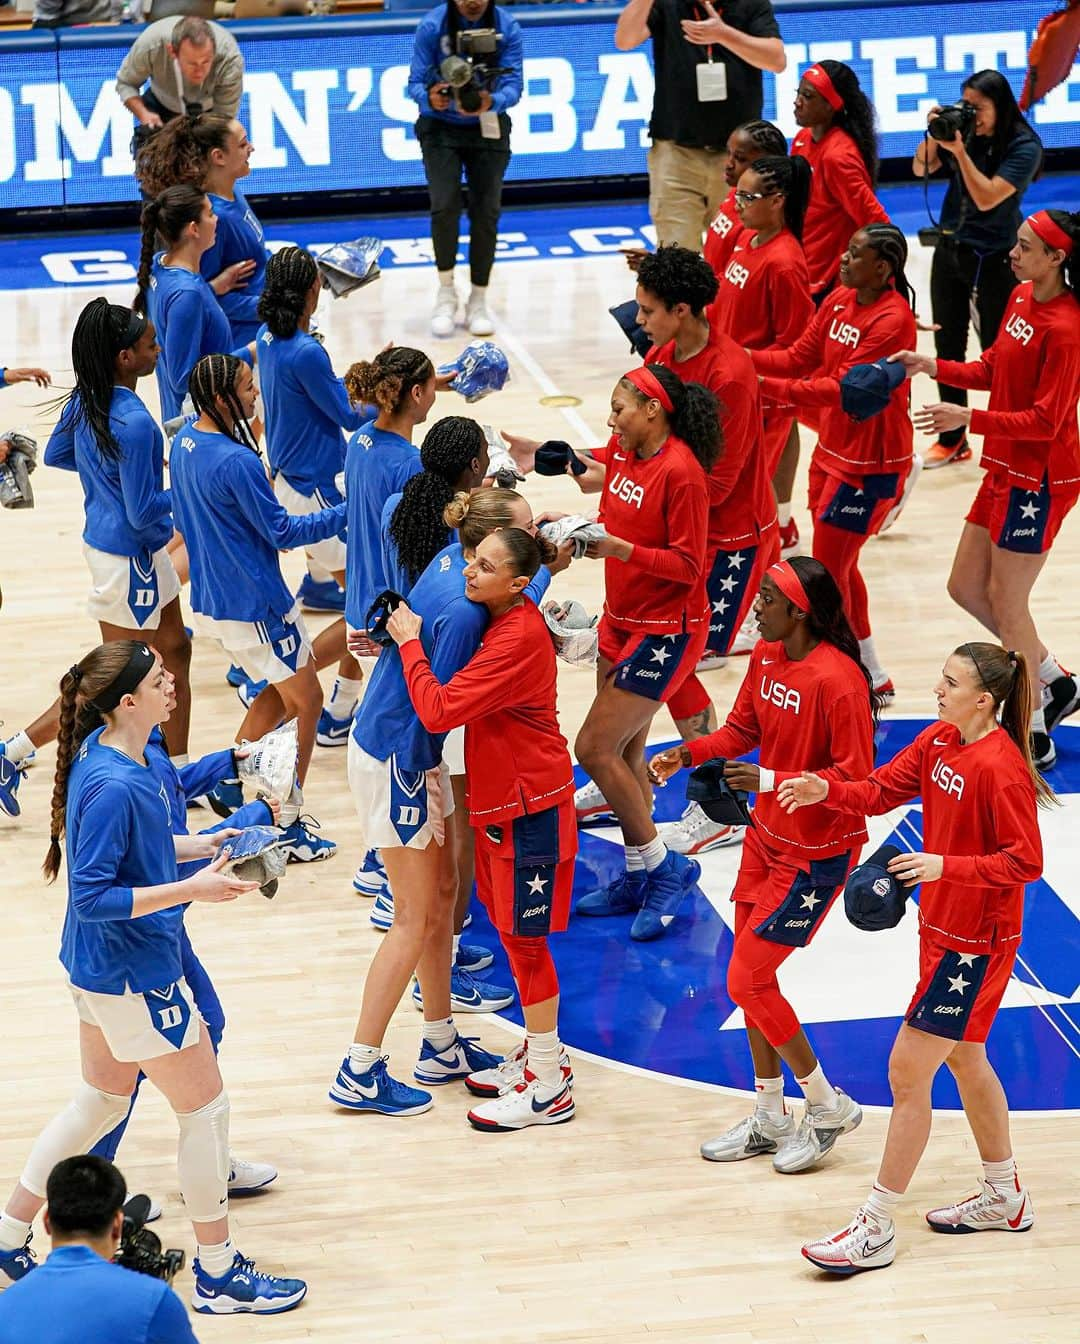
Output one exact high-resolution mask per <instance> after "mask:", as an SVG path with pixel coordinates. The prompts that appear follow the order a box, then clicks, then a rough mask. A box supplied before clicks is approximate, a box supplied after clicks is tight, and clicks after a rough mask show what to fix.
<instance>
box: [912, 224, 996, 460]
mask: <svg viewBox="0 0 1080 1344" xmlns="http://www.w3.org/2000/svg"><path fill="white" fill-rule="evenodd" d="M1015 285H1016V277H1015V276H1014V275H1013V273H1012V267H1011V266H1010V265H1009V253H1008V252H1007V251H1005V252H989V253H986V254H985V255H984V256H981V257H980V256H979V254H978V253H977V252H975V250H974V249H973V248H971V247H969V246H968V245H967V244H966V243H956V242H953V241H952V240H951V239H949V238H942V240H941V241H940V242H939V243H938V245H937V247H936V248H935V249H934V260H933V262H932V263H931V266H930V305H931V308H932V310H933V314H934V321H935V322H936V323H938V324H939V326H940V327H941V330H940V331H936V332H935V333H934V347H935V349H936V352H937V357H938V359H956V360H961V361H963V360H965V359H966V358H967V340H968V323H969V321H970V318H971V298H972V294H973V293H974V295H975V311H976V313H977V314H978V318H979V323H978V331H977V333H976V334H977V335H978V338H979V345H980V348H981V349H983V350H985V349H986V348H987V346H989V345H992V344H993V341H994V337H995V336H996V335H997V333H998V327H1000V326H1001V319H1002V318H1003V317H1004V315H1005V305H1006V304H1007V303H1008V301H1009V295H1010V294H1011V293H1012V291H1013V288H1014V286H1015ZM938 392H939V394H940V396H941V400H942V401H949V402H952V403H953V404H954V405H956V406H966V405H967V393H966V392H965V391H963V390H962V389H961V388H958V387H945V386H944V385H943V384H941V383H938ZM963 434H964V431H963V430H962V429H949V430H945V431H944V432H943V433H941V434H939V435H938V438H939V439H940V441H941V442H942V443H944V444H948V445H949V446H950V447H952V446H954V445H955V444H957V443H959V442H960V440H961V438H962V437H963Z"/></svg>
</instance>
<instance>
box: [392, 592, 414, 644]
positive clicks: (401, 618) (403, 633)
mask: <svg viewBox="0 0 1080 1344" xmlns="http://www.w3.org/2000/svg"><path fill="white" fill-rule="evenodd" d="M422 625H423V621H422V620H421V619H420V617H419V616H417V614H416V612H415V611H412V610H410V608H409V606H408V604H407V603H405V602H402V603H401V604H400V606H397V607H395V608H394V610H393V612H392V613H391V615H390V619H389V620H388V621H387V622H386V633H387V634H388V635H389V636H390V638H391V639H392V640H393V641H394V643H395V644H398V645H401V644H407V643H408V641H409V640H410V639H419V638H420V627H421V626H422Z"/></svg>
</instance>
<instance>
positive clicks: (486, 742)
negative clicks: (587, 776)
mask: <svg viewBox="0 0 1080 1344" xmlns="http://www.w3.org/2000/svg"><path fill="white" fill-rule="evenodd" d="M401 661H402V663H403V665H404V668H405V680H406V683H407V684H408V687H409V696H410V698H411V700H412V702H413V705H414V706H415V708H416V712H417V714H418V715H419V717H420V721H421V723H423V725H424V727H425V728H426V729H427V730H428V732H431V733H445V732H449V730H450V729H451V728H456V727H457V726H458V725H459V724H462V723H463V724H464V725H465V794H466V799H467V802H468V806H469V814H470V820H471V822H472V824H473V825H474V826H487V825H490V824H491V823H494V822H500V821H509V820H511V819H512V818H514V817H519V816H521V815H522V814H523V813H526V812H543V811H544V810H545V809H547V808H549V807H555V806H556V805H557V804H558V803H561V802H563V801H565V800H566V799H568V798H572V797H573V793H574V771H573V766H572V765H571V762H570V752H569V751H568V750H567V746H566V738H565V737H563V735H562V733H561V732H560V731H559V720H558V717H557V715H556V710H555V648H554V645H553V644H552V642H551V635H550V634H549V633H548V628H547V625H546V623H545V621H544V618H543V616H542V615H541V613H540V610H539V608H538V607H537V606H536V604H535V603H534V602H530V601H528V600H525V601H522V602H521V603H520V604H519V605H518V606H516V607H511V609H510V610H509V611H507V612H505V613H504V614H503V615H502V616H499V617H498V618H497V619H496V620H494V621H492V622H491V624H490V625H489V626H488V628H487V630H486V632H485V634H484V638H483V640H482V641H481V644H480V647H479V649H478V650H477V651H476V653H475V654H473V656H472V658H470V659H469V661H468V662H467V663H466V664H465V666H464V667H463V668H462V669H461V671H460V672H457V673H455V675H454V676H453V677H451V679H450V680H449V681H448V682H447V683H446V685H445V686H443V685H442V684H441V683H440V682H439V681H438V679H437V678H436V677H435V675H434V673H433V672H432V670H431V664H430V663H429V662H428V660H427V655H426V654H425V653H424V648H423V645H422V644H421V643H420V641H419V640H418V639H411V640H409V642H408V643H407V644H403V645H402V646H401Z"/></svg>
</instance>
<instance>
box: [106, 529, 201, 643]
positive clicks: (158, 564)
mask: <svg viewBox="0 0 1080 1344" xmlns="http://www.w3.org/2000/svg"><path fill="white" fill-rule="evenodd" d="M83 555H84V556H85V557H86V563H87V566H88V568H89V570H90V581H91V588H90V597H89V598H88V600H87V603H86V610H87V611H88V612H89V614H90V616H91V617H92V618H93V619H94V620H95V621H104V622H105V623H106V624H107V625H118V626H119V627H120V628H121V629H122V630H156V629H157V628H158V626H159V625H160V624H161V613H162V611H163V610H164V609H165V607H167V606H168V605H169V603H170V602H171V601H172V600H173V599H174V598H175V597H178V596H179V593H180V580H179V579H178V578H177V576H176V569H175V567H174V565H173V562H172V557H171V556H170V555H169V553H168V551H167V550H166V549H165V548H164V547H162V548H161V550H160V551H150V550H146V551H143V552H141V554H139V555H110V554H109V552H108V551H97V550H95V549H94V547H93V546H87V545H86V544H85V543H84V544H83Z"/></svg>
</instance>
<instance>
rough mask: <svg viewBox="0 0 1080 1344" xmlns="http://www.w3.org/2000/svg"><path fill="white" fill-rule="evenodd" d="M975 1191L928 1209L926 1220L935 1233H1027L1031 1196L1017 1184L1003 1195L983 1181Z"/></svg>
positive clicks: (1031, 1218)
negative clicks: (954, 1201) (952, 1202)
mask: <svg viewBox="0 0 1080 1344" xmlns="http://www.w3.org/2000/svg"><path fill="white" fill-rule="evenodd" d="M979 1187H980V1188H979V1193H978V1194H977V1195H969V1196H968V1198H967V1199H962V1200H961V1201H960V1203H959V1204H951V1205H950V1206H949V1207H948V1208H947V1209H931V1210H930V1212H929V1213H928V1214H927V1215H926V1221H927V1222H928V1223H929V1224H930V1226H931V1227H932V1228H933V1229H934V1231H935V1232H1027V1231H1028V1229H1029V1228H1030V1227H1031V1225H1032V1224H1033V1223H1034V1221H1035V1206H1034V1205H1033V1204H1032V1202H1031V1196H1030V1195H1029V1194H1028V1192H1027V1191H1026V1190H1025V1189H1024V1187H1023V1186H1021V1187H1020V1188H1019V1189H1018V1190H1017V1191H1015V1193H1011V1194H1007V1195H1003V1194H1001V1193H999V1192H998V1191H997V1190H995V1189H994V1187H993V1186H992V1185H990V1184H988V1183H987V1182H986V1181H980V1182H979Z"/></svg>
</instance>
